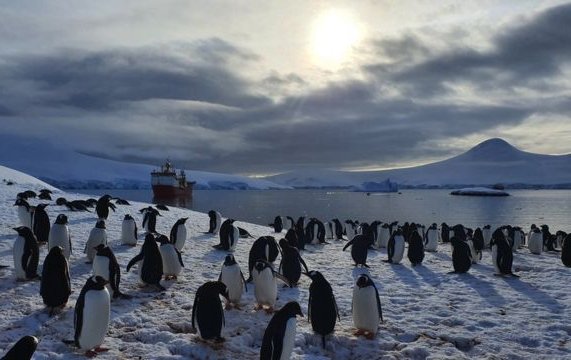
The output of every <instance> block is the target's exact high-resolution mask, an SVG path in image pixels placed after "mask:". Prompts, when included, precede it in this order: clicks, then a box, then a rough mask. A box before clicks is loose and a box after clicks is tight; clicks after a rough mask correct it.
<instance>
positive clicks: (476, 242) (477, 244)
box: [472, 228, 484, 261]
mask: <svg viewBox="0 0 571 360" xmlns="http://www.w3.org/2000/svg"><path fill="white" fill-rule="evenodd" d="M472 244H473V246H474V251H475V253H474V258H476V259H477V260H478V261H479V260H482V250H483V249H484V234H483V232H482V229H480V228H476V230H474V236H473V237H472Z"/></svg>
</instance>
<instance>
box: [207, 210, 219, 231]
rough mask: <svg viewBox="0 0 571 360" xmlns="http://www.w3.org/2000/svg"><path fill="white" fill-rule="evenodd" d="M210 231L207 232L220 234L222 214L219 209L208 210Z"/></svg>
mask: <svg viewBox="0 0 571 360" xmlns="http://www.w3.org/2000/svg"><path fill="white" fill-rule="evenodd" d="M208 218H209V221H208V231H207V232H206V234H214V235H216V234H218V231H220V226H221V224H222V215H220V213H219V212H218V211H214V210H210V211H209V212H208Z"/></svg>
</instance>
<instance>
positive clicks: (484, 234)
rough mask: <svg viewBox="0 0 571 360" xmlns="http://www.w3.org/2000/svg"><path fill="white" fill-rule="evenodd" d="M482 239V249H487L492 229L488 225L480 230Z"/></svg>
mask: <svg viewBox="0 0 571 360" xmlns="http://www.w3.org/2000/svg"><path fill="white" fill-rule="evenodd" d="M482 237H483V238H484V249H489V248H490V241H492V227H491V226H490V225H486V226H484V227H483V228H482Z"/></svg>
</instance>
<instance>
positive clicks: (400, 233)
mask: <svg viewBox="0 0 571 360" xmlns="http://www.w3.org/2000/svg"><path fill="white" fill-rule="evenodd" d="M395 235H402V229H401V228H400V227H399V228H398V229H397V230H396V231H395Z"/></svg>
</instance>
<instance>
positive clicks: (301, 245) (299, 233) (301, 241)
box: [286, 221, 306, 250]
mask: <svg viewBox="0 0 571 360" xmlns="http://www.w3.org/2000/svg"><path fill="white" fill-rule="evenodd" d="M294 230H295V234H296V237H297V249H298V250H305V243H306V241H305V230H304V228H303V224H300V223H299V221H298V222H297V223H296V224H295V229H294ZM286 237H287V234H286Z"/></svg>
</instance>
